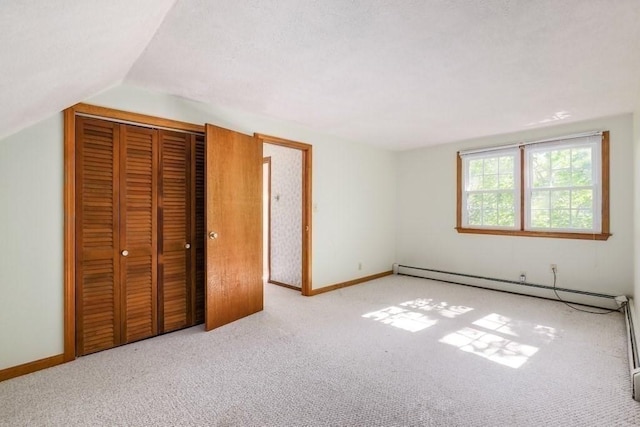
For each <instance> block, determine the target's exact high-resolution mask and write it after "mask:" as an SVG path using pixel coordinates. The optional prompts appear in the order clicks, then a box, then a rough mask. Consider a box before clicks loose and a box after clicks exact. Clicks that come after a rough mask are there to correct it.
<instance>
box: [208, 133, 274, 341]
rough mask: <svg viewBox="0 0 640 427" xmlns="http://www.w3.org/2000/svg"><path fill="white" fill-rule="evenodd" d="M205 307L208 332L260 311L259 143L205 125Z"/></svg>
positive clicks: (260, 194) (248, 137) (261, 298)
mask: <svg viewBox="0 0 640 427" xmlns="http://www.w3.org/2000/svg"><path fill="white" fill-rule="evenodd" d="M205 174H206V184H207V185H206V194H207V197H206V222H207V233H208V238H207V245H206V278H207V283H206V309H205V329H206V330H211V329H213V328H217V327H219V326H222V325H225V324H227V323H230V322H233V321H234V320H237V319H240V318H242V317H245V316H248V315H250V314H253V313H256V312H258V311H261V310H262V308H263V284H262V143H261V142H260V141H259V140H258V139H257V138H254V137H251V136H248V135H244V134H241V133H237V132H233V131H230V130H227V129H223V128H219V127H216V126H213V125H209V124H207V126H206V170H205Z"/></svg>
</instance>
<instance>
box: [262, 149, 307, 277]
mask: <svg viewBox="0 0 640 427" xmlns="http://www.w3.org/2000/svg"><path fill="white" fill-rule="evenodd" d="M262 156H263V157H270V158H271V204H270V206H271V213H270V216H269V218H270V219H271V227H270V228H271V230H270V239H271V242H270V245H269V248H268V249H267V250H269V249H270V250H271V253H270V257H269V258H270V261H271V262H270V266H269V268H270V271H269V280H272V281H276V282H280V283H284V284H287V285H291V286H296V287H298V288H301V287H302V237H301V235H302V151H301V150H297V149H294V148H288V147H282V146H278V145H273V144H264V145H263V152H262ZM264 208H265V209H266V208H267V207H266V206H265V207H264Z"/></svg>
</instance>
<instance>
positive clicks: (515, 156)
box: [462, 148, 521, 230]
mask: <svg viewBox="0 0 640 427" xmlns="http://www.w3.org/2000/svg"><path fill="white" fill-rule="evenodd" d="M519 151H520V150H519V149H517V148H511V149H505V150H495V151H491V152H483V153H473V154H468V155H464V156H463V159H462V161H463V170H464V178H463V179H464V182H463V190H462V224H463V226H464V227H467V228H480V229H488V230H517V229H519V228H520V215H521V214H520V209H519V205H520V202H519V200H520V157H519ZM500 157H511V158H512V163H513V168H512V169H511V170H510V173H511V174H513V188H508V189H504V188H502V189H501V188H495V189H473V190H470V189H469V188H470V183H471V170H470V167H469V164H470V162H471V161H474V160H481V159H482V160H486V159H494V158H496V159H497V158H500ZM500 172H501V171H500V170H499V169H498V172H497V174H496V175H498V180H499V178H500ZM486 175H494V174H485V173H484V171H483V174H482V177H483V179H484V177H485V176H486ZM505 193H508V194H511V197H512V199H513V205H512V206H513V214H514V223H513V226H505V225H497V224H496V225H485V224H482V225H477V224H469V219H470V218H469V214H470V209H469V198H470V196H473V195H477V194H482V195H485V194H496V195H498V194H505ZM496 206H497V212H496V215H498V214H499V211H500V209H499V205H496ZM482 212H483V214H482V215H484V212H485V209H484V206H483V208H482ZM483 222H484V221H483Z"/></svg>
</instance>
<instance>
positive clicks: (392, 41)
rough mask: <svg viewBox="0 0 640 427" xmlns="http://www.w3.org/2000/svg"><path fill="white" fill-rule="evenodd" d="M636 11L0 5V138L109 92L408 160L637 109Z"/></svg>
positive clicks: (611, 2)
mask: <svg viewBox="0 0 640 427" xmlns="http://www.w3.org/2000/svg"><path fill="white" fill-rule="evenodd" d="M638 22H640V1H637V0H603V1H598V0H590V1H584V0H563V1H557V0H535V1H531V0H486V1H477V0H458V1H451V0H395V1H394V0H391V1H382V0H322V1H320V0H317V1H316V0H271V1H269V0H177V1H176V0H136V1H130V0H93V1H76V0H57V1H45V0H41V1H38V0H31V1H25V2H19V1H15V0H14V1H6V2H2V3H1V4H0V38H1V40H2V44H1V47H0V94H1V96H2V102H1V103H0V137H1V136H5V135H8V134H10V133H13V132H15V131H17V130H19V129H21V128H23V127H25V126H28V125H30V124H32V123H35V122H37V121H38V120H41V119H43V118H44V117H47V116H48V115H51V114H53V113H55V112H57V111H60V110H62V109H64V108H66V107H67V106H69V105H72V104H74V103H76V102H79V101H82V100H84V99H86V98H88V97H90V96H92V95H94V94H96V93H98V92H100V91H102V90H105V89H107V88H109V87H111V86H114V85H117V84H119V83H122V82H126V83H131V84H135V85H137V86H141V87H145V88H149V89H154V90H157V91H161V92H165V93H168V94H173V95H178V96H182V97H186V98H189V99H193V100H198V101H203V102H206V103H209V104H213V105H217V106H223V107H228V108H233V109H237V110H242V111H247V112H252V113H256V114H262V115H267V116H271V117H275V118H278V119H282V120H285V121H290V122H296V123H299V124H303V125H306V126H308V127H310V128H312V129H315V130H317V131H318V132H322V133H325V134H330V135H335V136H338V137H341V138H344V139H347V140H353V141H358V142H363V143H370V144H374V145H378V146H382V147H386V148H390V149H406V148H412V147H418V146H426V145H431V144H439V143H446V142H451V141H456V140H461V139H466V138H472V137H479V136H485V135H492V134H499V133H506V132H513V131H519V130H524V129H530V128H535V127H539V126H547V125H550V124H554V123H559V122H561V121H562V122H571V121H579V120H586V119H591V118H595V117H602V116H607V115H613V114H619V113H624V112H631V111H634V108H635V107H636V105H637V104H638V103H639V101H640V25H638Z"/></svg>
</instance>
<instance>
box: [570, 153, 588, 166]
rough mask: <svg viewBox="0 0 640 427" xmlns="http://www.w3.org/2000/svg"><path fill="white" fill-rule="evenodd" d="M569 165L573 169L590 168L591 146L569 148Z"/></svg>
mask: <svg viewBox="0 0 640 427" xmlns="http://www.w3.org/2000/svg"><path fill="white" fill-rule="evenodd" d="M571 167H573V169H591V148H574V149H573V150H571Z"/></svg>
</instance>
